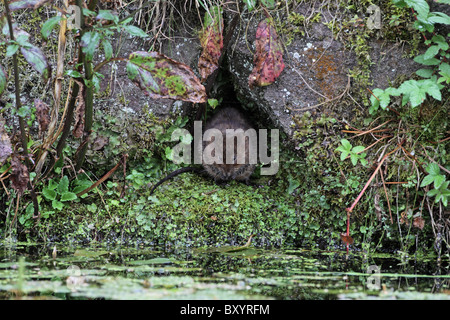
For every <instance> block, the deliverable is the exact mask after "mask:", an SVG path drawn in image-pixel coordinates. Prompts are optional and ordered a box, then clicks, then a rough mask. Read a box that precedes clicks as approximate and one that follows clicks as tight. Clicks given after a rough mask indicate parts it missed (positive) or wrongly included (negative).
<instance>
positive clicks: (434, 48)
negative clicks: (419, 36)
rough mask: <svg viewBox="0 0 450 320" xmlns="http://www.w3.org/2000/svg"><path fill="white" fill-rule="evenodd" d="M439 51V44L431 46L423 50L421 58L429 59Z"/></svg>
mask: <svg viewBox="0 0 450 320" xmlns="http://www.w3.org/2000/svg"><path fill="white" fill-rule="evenodd" d="M438 52H439V46H437V45H436V46H431V47H429V48H428V49H427V51H425V53H424V55H423V59H424V60H429V59H431V58H433V57H434V56H435V55H437V54H438Z"/></svg>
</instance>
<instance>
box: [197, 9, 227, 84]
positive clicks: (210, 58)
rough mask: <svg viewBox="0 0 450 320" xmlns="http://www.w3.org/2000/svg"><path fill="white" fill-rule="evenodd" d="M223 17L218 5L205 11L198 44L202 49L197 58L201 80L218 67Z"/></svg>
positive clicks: (221, 44) (221, 45)
mask: <svg viewBox="0 0 450 320" xmlns="http://www.w3.org/2000/svg"><path fill="white" fill-rule="evenodd" d="M222 32H223V17H222V10H221V8H220V7H218V6H214V7H212V8H211V10H210V12H206V13H205V23H204V25H203V29H202V31H201V32H200V44H201V46H202V48H203V51H202V53H201V55H200V58H199V59H198V70H199V72H200V75H201V77H202V82H204V81H206V79H207V78H208V77H209V75H211V74H212V73H213V72H214V71H215V70H216V69H217V68H218V67H219V58H220V56H221V54H222V48H223V34H222Z"/></svg>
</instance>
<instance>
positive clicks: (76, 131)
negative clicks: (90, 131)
mask: <svg viewBox="0 0 450 320" xmlns="http://www.w3.org/2000/svg"><path fill="white" fill-rule="evenodd" d="M77 100H78V104H77V108H76V109H75V124H74V126H73V131H72V134H73V136H74V137H75V138H81V137H82V136H83V131H84V109H85V103H84V86H83V85H81V86H80V91H79V92H78V97H77Z"/></svg>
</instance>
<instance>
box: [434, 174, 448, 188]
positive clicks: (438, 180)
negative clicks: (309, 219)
mask: <svg viewBox="0 0 450 320" xmlns="http://www.w3.org/2000/svg"><path fill="white" fill-rule="evenodd" d="M444 181H445V176H444V175H442V174H439V175H436V176H434V185H433V186H434V188H435V189H439V187H440V186H441V185H442V183H443V182H444Z"/></svg>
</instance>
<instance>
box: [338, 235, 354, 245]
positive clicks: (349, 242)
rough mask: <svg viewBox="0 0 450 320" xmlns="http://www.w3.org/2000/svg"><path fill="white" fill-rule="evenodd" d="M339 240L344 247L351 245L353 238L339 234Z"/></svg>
mask: <svg viewBox="0 0 450 320" xmlns="http://www.w3.org/2000/svg"><path fill="white" fill-rule="evenodd" d="M341 240H342V242H344V243H345V244H346V245H349V244H353V238H352V237H351V236H350V235H347V233H341Z"/></svg>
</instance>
